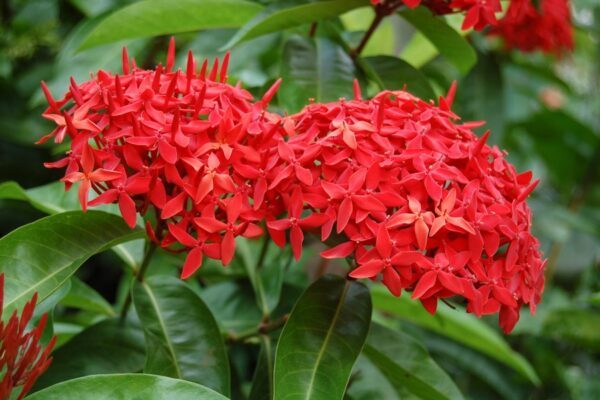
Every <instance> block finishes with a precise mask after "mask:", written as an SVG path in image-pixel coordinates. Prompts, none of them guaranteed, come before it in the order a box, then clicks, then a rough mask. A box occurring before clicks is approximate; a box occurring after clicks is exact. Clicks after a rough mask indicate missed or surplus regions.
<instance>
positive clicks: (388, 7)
mask: <svg viewBox="0 0 600 400" xmlns="http://www.w3.org/2000/svg"><path fill="white" fill-rule="evenodd" d="M401 5H402V2H401V1H400V0H388V1H383V2H381V3H380V4H378V5H376V6H375V18H373V22H371V25H370V26H369V28H368V29H367V31H366V32H365V34H364V36H363V38H362V39H361V41H360V43H359V44H358V46H357V47H356V48H355V49H353V50H351V51H350V56H351V57H352V58H353V59H355V58H356V57H358V56H359V55H360V53H362V51H363V50H364V48H365V46H366V45H367V43H368V42H369V39H370V38H371V36H372V35H373V33H375V31H376V30H377V28H378V27H379V24H381V21H383V19H384V18H385V17H387V16H388V15H391V14H393V13H394V12H395V11H396V10H397V9H398V7H400V6H401Z"/></svg>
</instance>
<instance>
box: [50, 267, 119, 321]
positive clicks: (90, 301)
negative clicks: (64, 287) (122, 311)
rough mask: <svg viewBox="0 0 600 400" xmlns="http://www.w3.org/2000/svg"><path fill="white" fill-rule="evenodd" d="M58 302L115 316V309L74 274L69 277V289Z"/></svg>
mask: <svg viewBox="0 0 600 400" xmlns="http://www.w3.org/2000/svg"><path fill="white" fill-rule="evenodd" d="M60 304H62V305H63V306H67V307H72V308H77V309H80V310H86V311H92V312H94V313H99V314H103V315H106V316H108V317H114V316H115V311H114V310H113V308H112V306H111V305H110V304H109V303H108V301H106V300H105V299H104V297H102V295H100V293H98V292H96V291H95V290H94V289H93V288H91V287H90V286H88V285H87V284H86V283H84V282H82V281H81V280H80V279H79V278H77V277H76V276H74V277H72V278H71V290H70V291H69V292H68V294H67V295H66V296H65V297H64V298H63V299H62V300H61V301H60Z"/></svg>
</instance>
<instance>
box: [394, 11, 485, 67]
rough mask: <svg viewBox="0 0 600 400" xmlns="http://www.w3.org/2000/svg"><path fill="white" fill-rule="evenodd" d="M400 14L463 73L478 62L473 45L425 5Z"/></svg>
mask: <svg viewBox="0 0 600 400" xmlns="http://www.w3.org/2000/svg"><path fill="white" fill-rule="evenodd" d="M400 15H401V16H402V17H403V18H404V19H405V20H407V21H408V22H409V23H410V24H411V25H412V26H414V27H415V29H417V30H418V31H419V32H420V33H422V34H423V35H424V36H425V37H426V38H427V39H428V40H429V41H430V42H431V43H432V44H433V45H434V46H435V47H436V48H437V49H438V51H439V52H440V54H442V55H443V56H444V57H446V58H447V59H448V60H449V61H450V62H452V64H454V65H455V66H456V68H458V70H459V71H460V72H461V73H462V74H466V73H467V72H469V70H470V69H471V68H472V67H473V66H474V65H475V63H476V62H477V54H476V53H475V50H473V47H471V45H470V44H469V42H467V40H466V39H465V38H464V37H462V36H461V35H460V34H459V33H458V32H456V31H455V30H454V29H452V28H451V27H450V26H449V25H448V24H447V23H446V22H444V20H443V19H441V18H439V17H434V16H433V15H432V14H431V12H430V11H429V10H428V9H426V8H425V7H419V8H415V9H414V10H410V9H405V10H403V11H402V12H400Z"/></svg>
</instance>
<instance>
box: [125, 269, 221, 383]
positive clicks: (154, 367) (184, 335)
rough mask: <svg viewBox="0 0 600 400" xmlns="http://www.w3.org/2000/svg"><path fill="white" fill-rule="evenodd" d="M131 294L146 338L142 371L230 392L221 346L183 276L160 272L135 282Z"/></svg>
mask: <svg viewBox="0 0 600 400" xmlns="http://www.w3.org/2000/svg"><path fill="white" fill-rule="evenodd" d="M132 294H133V303H134V305H135V309H136V311H137V313H138V316H139V318H140V321H141V323H142V327H143V329H144V335H145V337H146V349H147V352H146V355H147V358H146V365H145V366H144V372H145V373H152V374H157V375H164V376H171V377H174V378H178V379H185V380H187V381H191V382H196V383H200V384H203V385H205V386H208V387H210V388H211V389H214V390H216V391H218V392H220V393H223V394H225V395H229V390H230V375H229V360H228V358H227V352H226V350H225V344H224V343H223V337H222V336H221V332H220V331H219V327H218V325H217V322H216V321H215V318H214V317H213V315H212V313H211V312H210V310H209V309H208V307H207V306H206V304H204V302H203V301H202V299H200V297H199V296H198V295H197V294H196V293H195V292H194V291H193V290H192V289H190V288H189V287H188V286H187V285H186V284H185V283H184V282H183V281H182V280H180V279H177V278H174V277H169V276H164V275H156V276H152V277H150V278H148V279H146V280H145V281H144V282H139V281H137V280H136V281H135V283H134V285H133V287H132Z"/></svg>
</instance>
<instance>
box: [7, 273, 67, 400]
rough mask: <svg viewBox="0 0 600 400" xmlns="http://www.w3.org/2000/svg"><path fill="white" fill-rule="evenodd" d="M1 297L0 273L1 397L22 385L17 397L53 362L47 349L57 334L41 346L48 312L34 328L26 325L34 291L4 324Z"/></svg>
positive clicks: (22, 394) (33, 300) (9, 394)
mask: <svg viewBox="0 0 600 400" xmlns="http://www.w3.org/2000/svg"><path fill="white" fill-rule="evenodd" d="M3 298H4V274H0V371H2V373H3V377H2V380H0V398H2V399H8V398H11V393H12V392H13V390H15V388H17V387H18V386H21V390H20V392H19V396H18V397H17V399H19V400H20V399H22V398H23V397H25V395H26V394H27V392H29V390H31V388H32V387H33V384H34V383H35V381H36V380H37V378H38V377H39V376H40V375H41V374H43V373H44V371H46V369H47V368H48V366H49V365H50V363H51V362H52V357H50V352H51V351H52V348H53V347H54V344H55V342H56V336H53V337H52V339H51V340H50V343H48V345H47V346H46V347H45V348H44V349H42V345H41V344H40V343H39V341H40V338H41V337H42V333H43V332H44V328H45V327H46V321H47V319H48V314H44V315H43V316H42V318H40V321H39V322H38V325H37V326H36V327H34V328H33V329H28V327H27V325H28V324H29V322H30V320H31V317H32V316H33V310H34V308H35V304H36V302H37V293H35V294H34V295H33V297H32V299H31V300H30V301H29V302H28V303H27V304H25V307H24V308H23V312H22V313H21V316H20V317H19V316H18V315H17V311H16V310H15V311H14V312H13V314H12V315H11V316H10V318H9V319H8V321H7V322H6V323H4V322H3V321H2V320H1V317H2V300H3Z"/></svg>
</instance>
